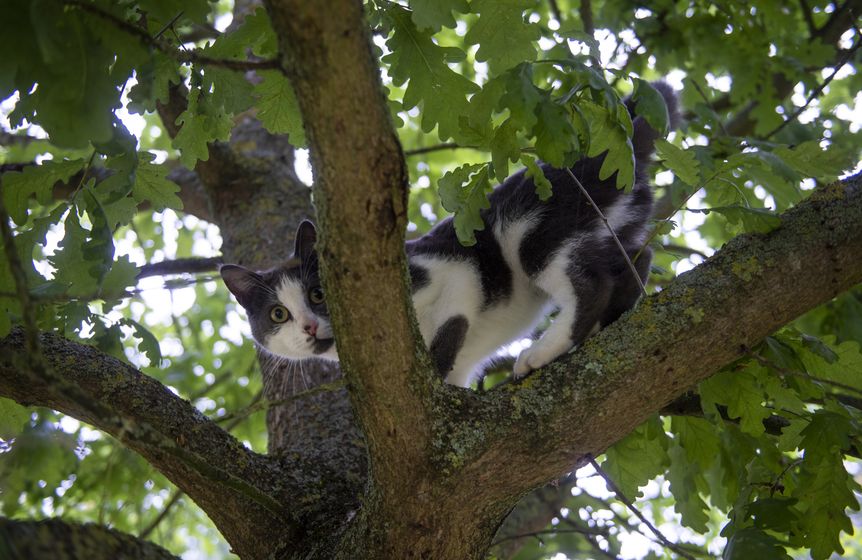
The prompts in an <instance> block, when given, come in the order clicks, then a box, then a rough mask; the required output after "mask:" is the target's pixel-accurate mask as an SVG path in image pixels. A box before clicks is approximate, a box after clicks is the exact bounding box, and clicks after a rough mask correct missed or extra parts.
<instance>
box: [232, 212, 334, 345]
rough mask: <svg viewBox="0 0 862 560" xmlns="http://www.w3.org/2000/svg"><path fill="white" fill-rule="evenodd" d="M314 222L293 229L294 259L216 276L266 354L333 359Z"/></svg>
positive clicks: (330, 332)
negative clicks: (242, 310)
mask: <svg viewBox="0 0 862 560" xmlns="http://www.w3.org/2000/svg"><path fill="white" fill-rule="evenodd" d="M316 240H317V232H316V230H315V229H314V224H312V223H311V222H309V221H307V220H306V221H303V222H302V223H301V224H299V228H297V230H296V245H295V247H294V254H293V257H292V258H291V259H290V260H289V261H288V262H287V263H285V264H284V265H282V266H280V267H278V268H274V269H272V270H268V271H265V272H254V271H251V270H249V269H247V268H244V267H242V266H239V265H235V264H226V265H223V266H222V267H221V268H220V269H219V272H220V273H221V277H222V278H223V279H224V282H225V284H227V287H228V289H229V290H230V291H231V293H232V294H233V295H234V296H236V299H237V301H239V304H240V305H242V306H243V307H244V308H245V310H246V312H247V314H248V320H249V323H250V324H251V332H252V335H253V336H254V339H255V340H256V341H257V343H258V344H260V345H261V346H263V347H264V348H265V349H267V350H268V351H269V352H272V353H273V354H277V355H279V356H284V357H286V358H292V359H296V360H301V359H303V358H314V357H316V358H325V359H328V360H337V359H338V354H337V353H336V350H335V340H334V339H333V337H332V327H331V325H330V323H329V311H328V310H327V308H326V300H325V299H324V294H323V288H322V287H321V286H320V276H319V274H318V271H319V269H318V261H317V253H316V252H315V251H314V243H315V241H316Z"/></svg>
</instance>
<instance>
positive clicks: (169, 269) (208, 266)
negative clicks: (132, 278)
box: [138, 257, 223, 280]
mask: <svg viewBox="0 0 862 560" xmlns="http://www.w3.org/2000/svg"><path fill="white" fill-rule="evenodd" d="M222 260H223V259H222V258H221V257H209V258H191V259H174V260H167V261H160V262H154V263H147V264H145V265H144V266H142V267H141V268H140V270H139V272H138V280H140V279H141V278H149V277H150V276H168V275H171V274H195V273H198V272H213V271H215V270H218V267H219V265H220V264H221V263H222Z"/></svg>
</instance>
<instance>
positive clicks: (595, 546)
mask: <svg viewBox="0 0 862 560" xmlns="http://www.w3.org/2000/svg"><path fill="white" fill-rule="evenodd" d="M597 476H598V475H597ZM560 522H561V523H565V524H566V525H568V526H569V527H576V528H577V527H579V525H577V524H576V523H575V522H574V521H572V520H571V519H569V518H568V517H562V516H561V517H560ZM603 536H605V538H607V535H603ZM584 539H585V540H586V541H587V542H588V543H589V544H590V547H592V549H593V550H595V551H596V554H600V555H602V556H604V557H605V558H610V559H611V560H621V559H620V557H619V556H617V555H616V554H614V553H613V552H610V551H608V550H605V549H603V548H602V547H601V545H600V544H599V542H598V541H597V540H596V539H595V538H594V537H593V536H592V535H587V534H585V535H584ZM609 542H610V541H609Z"/></svg>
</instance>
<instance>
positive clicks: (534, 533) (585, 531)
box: [491, 527, 608, 546]
mask: <svg viewBox="0 0 862 560" xmlns="http://www.w3.org/2000/svg"><path fill="white" fill-rule="evenodd" d="M562 533H579V534H581V535H600V536H607V534H608V531H607V530H606V529H605V530H602V529H593V528H592V527H576V528H574V529H545V530H543V531H530V532H529V533H521V534H520V535H509V536H507V537H502V538H499V539H497V540H495V541H494V542H492V543H491V546H497V545H498V544H500V543H502V542H506V541H513V540H515V539H522V538H525V537H539V536H541V535H556V534H562Z"/></svg>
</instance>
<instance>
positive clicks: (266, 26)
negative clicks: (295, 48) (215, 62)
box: [204, 7, 278, 76]
mask: <svg viewBox="0 0 862 560" xmlns="http://www.w3.org/2000/svg"><path fill="white" fill-rule="evenodd" d="M249 50H251V52H252V53H253V54H254V55H255V56H259V57H262V58H268V57H271V56H275V55H276V54H277V53H278V43H277V40H276V37H275V31H273V29H272V23H271V22H270V19H269V14H267V12H266V10H265V9H264V8H263V7H258V8H257V9H256V10H255V11H254V13H252V14H249V15H247V16H245V19H243V21H242V23H241V24H240V25H239V27H237V28H236V29H235V30H234V31H232V32H231V33H227V34H224V35H221V36H220V37H219V38H218V39H216V40H215V42H214V43H213V44H212V45H210V46H209V47H207V48H206V49H204V54H206V55H207V56H210V57H212V58H228V59H232V60H246V59H247V51H249ZM235 74H237V75H239V76H242V73H236V72H235Z"/></svg>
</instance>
